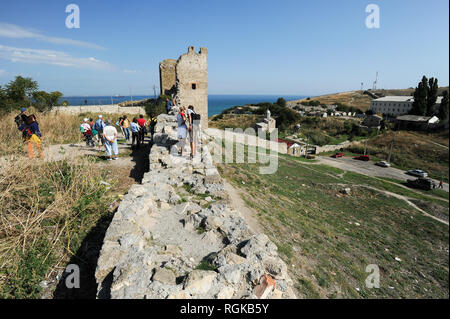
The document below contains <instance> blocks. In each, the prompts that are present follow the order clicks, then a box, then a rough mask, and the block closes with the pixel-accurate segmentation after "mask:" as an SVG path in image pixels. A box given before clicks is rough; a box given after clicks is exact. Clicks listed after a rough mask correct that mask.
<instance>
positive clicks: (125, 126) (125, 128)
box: [119, 115, 130, 141]
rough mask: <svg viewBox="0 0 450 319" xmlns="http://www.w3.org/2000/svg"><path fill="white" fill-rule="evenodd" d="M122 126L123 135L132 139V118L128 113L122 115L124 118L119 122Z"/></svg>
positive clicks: (126, 138) (127, 138)
mask: <svg viewBox="0 0 450 319" xmlns="http://www.w3.org/2000/svg"><path fill="white" fill-rule="evenodd" d="M119 125H120V127H121V128H122V131H123V135H124V136H125V140H126V141H129V140H130V120H129V119H128V117H127V116H126V115H124V116H123V117H122V120H121V121H120V122H119Z"/></svg>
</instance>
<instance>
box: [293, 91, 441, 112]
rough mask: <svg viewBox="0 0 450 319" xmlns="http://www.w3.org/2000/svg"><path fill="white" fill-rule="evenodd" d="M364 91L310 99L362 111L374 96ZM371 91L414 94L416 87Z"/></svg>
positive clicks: (297, 102)
mask: <svg viewBox="0 0 450 319" xmlns="http://www.w3.org/2000/svg"><path fill="white" fill-rule="evenodd" d="M444 90H448V86H446V87H441V88H439V91H438V94H442V92H443V91H444ZM363 92H364V91H362V90H359V91H349V92H340V93H333V94H325V95H320V96H315V97H311V98H310V100H314V101H319V102H320V103H322V104H337V103H341V104H346V105H348V106H353V107H356V108H358V109H360V110H361V111H366V110H368V109H369V106H370V101H371V100H372V98H371V97H370V96H369V95H367V94H364V93H363ZM370 92H372V93H374V94H381V95H383V96H387V95H413V94H414V89H413V88H409V89H390V90H384V89H382V90H371V91H370ZM304 101H307V99H303V100H295V101H289V102H288V106H294V105H296V104H299V103H300V102H304Z"/></svg>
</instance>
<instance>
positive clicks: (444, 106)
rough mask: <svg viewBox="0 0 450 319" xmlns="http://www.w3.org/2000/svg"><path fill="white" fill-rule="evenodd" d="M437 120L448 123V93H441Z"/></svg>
mask: <svg viewBox="0 0 450 319" xmlns="http://www.w3.org/2000/svg"><path fill="white" fill-rule="evenodd" d="M439 119H440V120H441V121H442V122H446V121H448V91H444V92H443V93H442V101H441V105H440V107H439Z"/></svg>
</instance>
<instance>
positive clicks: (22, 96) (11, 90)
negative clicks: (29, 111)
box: [6, 76, 39, 103]
mask: <svg viewBox="0 0 450 319" xmlns="http://www.w3.org/2000/svg"><path fill="white" fill-rule="evenodd" d="M38 87H39V85H38V83H37V82H36V81H33V80H32V79H31V78H24V77H21V76H16V78H15V79H14V81H10V82H9V83H8V84H7V85H6V93H7V95H8V97H9V98H10V99H11V100H12V101H13V102H17V103H24V102H27V101H28V102H30V100H31V97H32V95H33V93H34V92H35V91H37V89H38Z"/></svg>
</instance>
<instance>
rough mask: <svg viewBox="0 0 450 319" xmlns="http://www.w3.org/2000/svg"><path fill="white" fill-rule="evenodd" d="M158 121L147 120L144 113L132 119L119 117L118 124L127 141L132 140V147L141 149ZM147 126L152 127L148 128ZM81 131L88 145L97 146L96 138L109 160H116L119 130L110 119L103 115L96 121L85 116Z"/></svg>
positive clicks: (125, 116)
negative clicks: (104, 117)
mask: <svg viewBox="0 0 450 319" xmlns="http://www.w3.org/2000/svg"><path fill="white" fill-rule="evenodd" d="M155 123H156V120H155V119H153V118H152V119H150V120H148V121H147V120H145V118H144V115H142V114H141V115H139V118H133V120H132V121H130V120H129V119H128V117H127V115H124V116H122V117H120V118H119V120H118V121H117V122H116V125H117V126H118V127H119V128H120V130H121V132H122V134H123V136H124V137H125V141H127V142H128V141H130V140H131V148H132V149H139V148H140V146H141V145H142V144H143V143H144V138H145V135H147V132H148V131H150V132H152V131H153V129H152V126H154V124H155ZM147 126H149V127H150V129H147ZM80 131H81V132H82V134H83V135H84V138H85V141H86V146H91V147H95V142H94V138H95V139H96V141H97V144H98V147H99V148H100V147H101V146H104V147H105V150H106V155H107V156H108V160H116V159H117V158H118V155H119V149H118V145H117V137H118V132H117V129H116V128H115V127H114V125H112V122H111V121H110V120H104V119H103V115H99V116H98V120H97V121H96V122H95V123H94V122H93V120H92V119H88V118H85V119H84V120H83V123H82V124H81V125H80Z"/></svg>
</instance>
